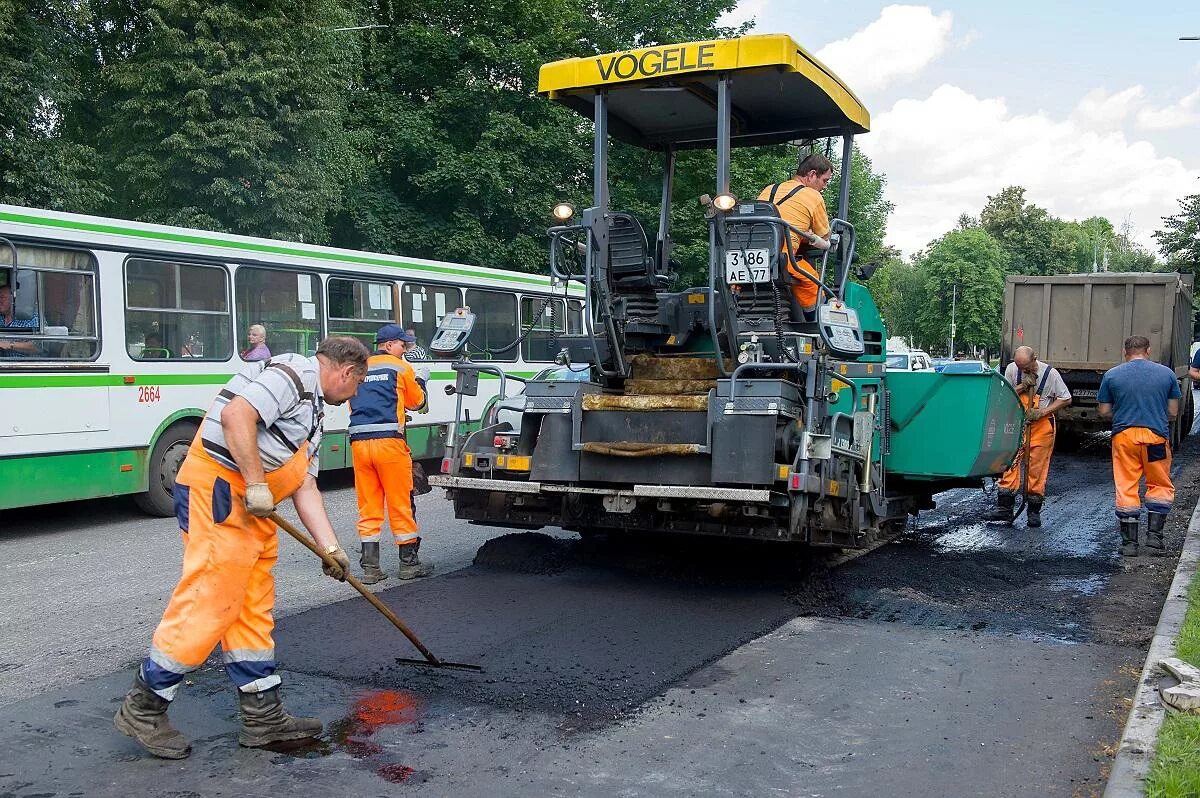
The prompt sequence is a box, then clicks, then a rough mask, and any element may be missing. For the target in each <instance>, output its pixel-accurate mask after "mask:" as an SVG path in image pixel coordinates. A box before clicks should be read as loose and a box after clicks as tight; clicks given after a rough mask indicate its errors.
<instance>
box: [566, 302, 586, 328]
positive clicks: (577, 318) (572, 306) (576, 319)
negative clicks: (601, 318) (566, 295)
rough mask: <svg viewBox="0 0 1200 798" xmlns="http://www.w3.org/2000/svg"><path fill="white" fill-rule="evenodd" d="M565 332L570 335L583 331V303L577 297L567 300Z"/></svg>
mask: <svg viewBox="0 0 1200 798" xmlns="http://www.w3.org/2000/svg"><path fill="white" fill-rule="evenodd" d="M567 332H568V333H570V334H571V335H581V334H582V333H583V303H582V302H580V301H579V300H578V299H568V300H567Z"/></svg>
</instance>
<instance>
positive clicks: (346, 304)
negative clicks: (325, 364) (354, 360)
mask: <svg viewBox="0 0 1200 798" xmlns="http://www.w3.org/2000/svg"><path fill="white" fill-rule="evenodd" d="M394 288H395V285H394V284H393V283H380V282H373V281H370V280H349V279H346V278H344V277H330V278H329V334H330V335H349V336H352V337H354V338H358V339H359V340H360V341H362V342H363V343H364V344H366V345H367V349H368V350H371V351H374V349H375V333H377V332H379V328H380V327H382V326H383V325H385V324H388V323H391V322H394V321H395V320H396V315H395V314H396V311H395V309H394V308H395V305H394V304H393V301H392V292H393V290H394Z"/></svg>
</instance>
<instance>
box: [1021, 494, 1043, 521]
mask: <svg viewBox="0 0 1200 798" xmlns="http://www.w3.org/2000/svg"><path fill="white" fill-rule="evenodd" d="M1044 501H1045V499H1044V498H1043V497H1041V496H1030V497H1029V500H1028V502H1029V503H1028V504H1026V505H1025V526H1027V527H1030V528H1033V529H1036V528H1037V527H1040V526H1041V525H1042V502H1044Z"/></svg>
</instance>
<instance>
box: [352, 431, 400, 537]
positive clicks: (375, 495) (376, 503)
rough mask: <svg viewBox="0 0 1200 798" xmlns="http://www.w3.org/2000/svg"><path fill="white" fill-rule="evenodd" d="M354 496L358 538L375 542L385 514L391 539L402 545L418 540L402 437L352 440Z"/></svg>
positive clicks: (379, 533)
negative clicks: (356, 507) (356, 503)
mask: <svg viewBox="0 0 1200 798" xmlns="http://www.w3.org/2000/svg"><path fill="white" fill-rule="evenodd" d="M350 454H351V456H352V457H353V458H354V493H355V495H356V496H357V497H358V539H359V540H360V541H362V542H363V543H373V542H377V541H378V540H379V538H380V535H381V530H382V529H383V520H384V514H385V513H386V515H387V520H388V525H389V526H390V527H391V528H392V537H393V538H394V539H395V541H396V543H397V544H399V545H401V546H403V545H405V544H407V543H412V542H414V541H416V539H417V521H416V519H415V518H414V517H413V500H412V489H413V475H412V452H411V451H410V450H409V448H408V444H407V443H405V441H404V439H403V438H374V439H368V440H360V441H351V443H350Z"/></svg>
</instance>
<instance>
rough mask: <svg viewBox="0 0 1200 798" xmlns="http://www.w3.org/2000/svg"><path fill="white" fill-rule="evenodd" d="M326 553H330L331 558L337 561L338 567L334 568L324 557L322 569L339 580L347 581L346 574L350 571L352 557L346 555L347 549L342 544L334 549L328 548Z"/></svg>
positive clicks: (327, 574)
mask: <svg viewBox="0 0 1200 798" xmlns="http://www.w3.org/2000/svg"><path fill="white" fill-rule="evenodd" d="M325 553H326V554H327V555H329V558H330V559H331V560H333V561H334V562H336V563H337V565H338V567H337V568H336V569H334V568H333V567H331V566H330V565H328V564H327V563H326V562H325V560H323V559H322V560H321V570H322V571H324V572H325V575H326V576H332V577H333V578H334V579H336V580H338V581H339V582H345V581H346V574H348V573H350V558H349V557H347V556H346V552H345V550H344V549H342V547H341V546H338V547H337V549H336V550H334V551H330V550H329V549H326V550H325Z"/></svg>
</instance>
